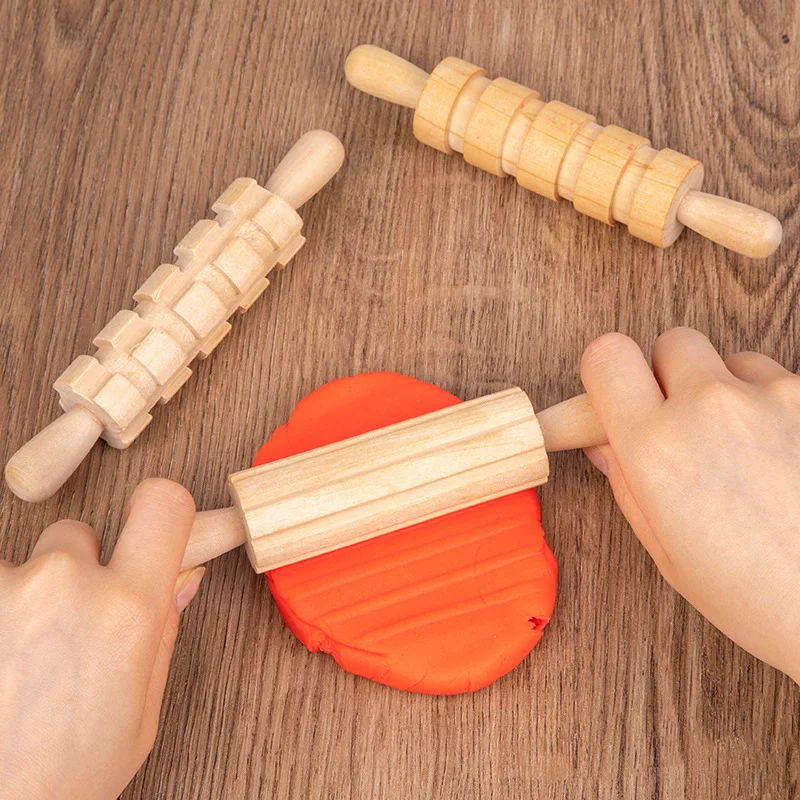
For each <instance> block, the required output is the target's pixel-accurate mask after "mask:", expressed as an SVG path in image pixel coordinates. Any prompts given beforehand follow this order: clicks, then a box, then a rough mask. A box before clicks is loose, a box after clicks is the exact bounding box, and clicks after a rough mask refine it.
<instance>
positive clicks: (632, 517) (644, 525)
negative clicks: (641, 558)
mask: <svg viewBox="0 0 800 800" xmlns="http://www.w3.org/2000/svg"><path fill="white" fill-rule="evenodd" d="M583 452H584V453H586V457H587V458H588V459H589V461H591V462H592V464H594V465H595V467H597V469H599V470H600V472H602V473H603V475H605V476H606V477H607V478H608V482H609V483H610V484H611V490H612V491H613V492H614V500H616V502H617V505H618V506H619V509H620V511H622V513H623V514H624V515H625V519H627V520H628V523H629V524H630V526H631V528H633V532H634V533H635V534H636V537H637V538H638V539H639V541H640V542H641V543H642V544H643V545H644V547H645V549H646V550H647V552H648V553H649V554H650V557H651V558H652V559H653V561H655V562H656V566H657V567H658V569H659V570H660V571H661V573H662V574H663V575H664V577H665V578H667V580H669V578H668V577H667V574H666V572H665V569H667V567H668V565H669V558H668V556H667V554H666V552H665V551H664V548H663V547H662V546H661V544H660V543H659V541H658V539H657V538H656V535H655V534H654V533H653V529H652V528H651V527H650V523H649V522H648V521H647V518H646V517H645V515H644V513H643V512H642V510H641V508H640V507H639V504H638V503H637V502H636V498H635V497H634V496H633V493H632V492H631V490H630V487H629V486H628V483H627V481H626V480H625V475H624V474H623V473H622V469H621V467H620V465H619V461H617V457H616V455H615V454H614V450H613V449H612V448H611V445H610V444H601V445H598V446H596V447H587V448H585V449H584V451H583Z"/></svg>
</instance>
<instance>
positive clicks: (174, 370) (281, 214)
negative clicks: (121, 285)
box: [5, 130, 344, 502]
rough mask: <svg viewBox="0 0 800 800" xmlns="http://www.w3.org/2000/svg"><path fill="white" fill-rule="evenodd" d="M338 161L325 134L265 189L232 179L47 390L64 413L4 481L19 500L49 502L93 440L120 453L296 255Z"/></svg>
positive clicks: (340, 156)
mask: <svg viewBox="0 0 800 800" xmlns="http://www.w3.org/2000/svg"><path fill="white" fill-rule="evenodd" d="M343 161H344V149H343V148H342V145H341V142H339V140H338V139H337V138H336V137H335V136H334V135H333V134H331V133H328V132H327V131H320V130H316V131H310V132H309V133H306V134H305V135H304V136H302V137H301V138H300V139H299V140H298V141H297V143H296V144H295V145H294V147H292V149H291V150H290V151H289V153H288V154H287V155H286V157H285V158H284V159H283V161H281V163H280V164H279V165H278V168H277V169H276V170H275V172H274V173H273V175H272V177H271V178H270V179H269V181H268V182H267V184H266V188H262V187H261V186H259V185H258V184H257V183H256V182H255V181H254V180H253V179H252V178H239V179H237V180H235V181H234V182H233V183H232V184H231V185H230V186H229V187H228V188H227V189H226V190H225V191H224V192H223V193H222V195H221V196H220V197H219V199H218V200H217V201H216V202H215V203H214V205H213V206H212V208H213V210H214V211H215V212H216V219H214V220H208V219H204V220H201V221H200V222H198V223H197V224H196V225H195V226H194V227H193V228H192V229H191V230H190V231H189V233H188V234H186V236H184V237H183V239H182V240H181V241H180V242H179V243H178V245H177V247H176V248H175V255H176V256H177V259H176V260H177V264H162V265H161V266H160V267H159V268H158V269H157V270H156V271H155V272H154V273H153V274H152V275H151V276H150V277H149V278H148V279H147V280H146V281H145V283H144V284H143V285H142V286H141V288H140V289H139V290H138V291H137V292H136V294H135V295H134V299H135V300H136V307H135V308H134V309H133V311H120V312H119V313H118V314H117V315H116V316H115V317H114V318H113V319H112V320H111V322H109V323H108V325H106V327H105V328H103V330H102V331H100V333H99V334H98V335H97V337H96V338H95V339H94V344H95V345H96V347H97V352H96V353H95V354H94V355H93V356H86V355H82V356H78V358H76V359H75V361H73V362H72V364H71V365H70V366H69V367H68V368H67V369H66V371H65V372H64V373H62V375H61V376H60V377H59V378H58V380H57V381H56V383H55V389H56V391H57V392H58V393H59V395H60V403H61V407H62V408H63V409H64V411H65V413H64V414H63V415H62V416H61V417H59V418H58V419H57V420H56V421H55V422H53V423H51V424H50V425H48V426H47V427H46V428H45V429H44V430H42V431H41V432H40V433H39V434H37V435H36V436H35V437H34V438H33V439H31V440H30V441H29V442H28V443H27V444H26V445H24V446H23V447H22V448H21V449H20V450H18V451H17V452H16V453H15V454H14V455H13V456H12V457H11V459H10V460H9V462H8V464H7V465H6V471H5V474H6V481H7V482H8V485H9V486H10V487H11V490H12V491H13V492H14V494H16V495H17V496H19V497H21V498H22V499H23V500H28V501H31V502H36V501H39V500H44V499H45V498H47V497H50V495H52V494H53V493H54V492H55V491H57V490H58V489H59V487H60V486H61V485H62V484H63V483H64V481H65V480H66V479H67V478H68V477H69V476H70V475H71V474H72V473H73V472H74V471H75V469H76V468H77V466H78V464H80V462H81V461H82V460H83V459H84V457H85V456H86V454H87V453H88V452H89V450H91V448H92V446H93V445H94V443H95V442H96V441H97V439H98V438H100V437H102V438H103V439H105V440H106V442H108V443H109V444H110V445H111V446H112V447H117V448H125V447H128V445H130V444H131V442H132V441H133V440H134V439H135V438H136V437H137V436H138V435H139V434H140V433H141V432H142V430H143V429H144V428H145V427H146V426H147V424H148V423H149V422H150V420H151V419H152V417H151V416H150V410H151V409H152V408H153V406H154V405H155V404H156V403H165V402H167V400H169V399H170V398H171V397H172V396H173V395H174V394H175V392H177V391H178V389H179V388H180V387H181V386H182V385H183V384H184V383H185V382H186V380H187V379H188V378H189V376H190V375H191V374H192V371H191V370H190V369H189V367H188V365H189V363H190V362H191V361H192V360H193V359H194V358H205V357H206V356H208V355H209V354H210V353H211V351H212V350H213V349H214V348H215V347H216V346H217V345H218V344H219V343H220V341H221V340H222V339H223V338H224V337H225V335H226V334H227V333H228V331H230V329H231V325H230V323H229V322H228V317H230V316H231V315H232V314H233V313H234V311H236V309H237V308H238V309H239V311H241V312H244V311H247V309H248V308H250V306H251V305H252V303H253V302H254V301H255V300H256V298H257V297H258V296H259V295H260V294H261V293H262V292H263V291H264V289H266V288H267V286H268V285H269V281H268V280H267V277H266V276H267V275H268V274H269V272H270V271H271V270H272V269H273V268H275V267H276V266H285V265H286V264H287V263H288V262H289V260H290V259H291V258H292V257H293V256H294V255H295V254H296V253H297V251H298V250H299V249H300V248H301V247H302V245H303V243H304V242H305V239H304V238H303V236H302V235H301V233H300V230H301V228H302V226H303V220H302V219H301V218H300V217H299V216H298V214H297V212H296V209H297V208H299V207H300V206H301V205H303V203H305V202H306V201H307V200H309V199H310V198H311V197H312V196H313V195H314V194H316V193H317V192H318V191H319V190H320V189H321V188H322V187H323V186H324V185H325V184H326V183H327V182H328V181H329V180H330V179H331V178H332V177H333V176H334V175H335V174H336V172H337V171H338V169H339V167H341V165H342V162H343Z"/></svg>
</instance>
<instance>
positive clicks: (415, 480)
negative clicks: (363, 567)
mask: <svg viewBox="0 0 800 800" xmlns="http://www.w3.org/2000/svg"><path fill="white" fill-rule="evenodd" d="M605 441H606V435H605V433H604V431H603V428H602V426H601V425H600V422H599V420H598V419H597V417H596V416H595V413H594V409H593V408H592V406H591V403H590V402H589V399H588V397H587V396H586V395H581V396H579V397H574V398H572V399H571V400H566V401H565V402H563V403H560V404H559V405H557V406H553V407H552V408H549V409H547V410H545V411H543V412H541V413H540V414H539V417H538V419H537V416H536V414H534V411H533V408H532V406H531V402H530V400H529V399H528V397H527V395H526V394H525V393H524V392H523V391H522V390H521V389H508V390H506V391H504V392H499V393H497V394H493V395H489V396H487V397H480V398H478V399H477V400H471V401H469V402H467V403H460V404H458V405H455V406H450V407H449V408H445V409H443V410H441V411H435V412H434V413H432V414H426V415H424V416H421V417H416V418H415V419H411V420H407V421H406V422H401V423H398V424H397V425H391V426H389V427H387V428H382V429H381V430H377V431H373V432H371V433H366V434H364V435H362V436H356V437H354V438H352V439H346V440H344V441H341V442H337V443H335V444H331V445H328V446H327V447H321V448H319V449H317V450H310V451H309V452H307V453H301V454H299V455H296V456H292V457H291V458H286V459H283V460H281V461H275V462H273V463H271V464H264V465H262V466H260V467H254V468H253V469H248V470H244V471H242V472H237V473H235V474H234V475H231V476H230V479H229V488H230V491H231V496H232V498H233V501H234V507H233V508H227V509H221V510H218V511H204V512H200V513H199V514H197V517H196V521H195V525H194V527H193V529H192V534H191V536H190V538H189V544H188V546H187V549H186V554H185V556H184V560H183V564H182V566H181V569H189V568H190V567H194V566H197V565H198V564H202V563H203V562H205V561H208V560H210V559H212V558H215V557H216V556H218V555H221V554H222V553H225V552H227V551H228V550H232V549H233V548H235V547H238V546H239V545H242V544H244V545H245V547H246V548H247V553H248V555H249V557H250V562H251V564H252V565H253V568H254V569H255V570H256V572H265V571H267V570H271V569H275V568H277V567H281V566H285V565H286V564H291V563H293V562H295V561H302V560H303V559H306V558H311V557H313V556H317V555H320V554H322V553H327V552H330V551H331V550H337V549H339V548H341V547H347V546H348V545H351V544H355V543H356V542H362V541H365V540H367V539H371V538H373V537H375V536H380V535H382V534H384V533H389V532H391V531H395V530H398V529H400V528H405V527H408V526H409V525H414V524H416V523H418V522H423V521H424V520H427V519H432V518H434V517H439V516H442V515H444V514H449V513H451V512H453V511H458V510H460V509H462V508H467V507H469V506H473V505H476V504H478V503H484V502H486V501H488V500H493V499H495V498H498V497H504V496H505V495H508V494H512V493H514V492H519V491H522V490H523V489H529V488H532V487H534V486H539V485H541V484H543V483H545V482H546V481H547V478H548V475H549V472H550V468H549V463H548V458H547V453H548V452H553V451H555V450H568V449H573V448H577V447H590V446H593V445H597V444H601V443H603V442H605Z"/></svg>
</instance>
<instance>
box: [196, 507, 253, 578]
mask: <svg viewBox="0 0 800 800" xmlns="http://www.w3.org/2000/svg"><path fill="white" fill-rule="evenodd" d="M246 539H247V534H246V532H245V527H244V523H243V522H242V516H241V514H240V513H239V510H238V509H236V508H220V509H217V510H215V511H200V512H198V513H197V514H196V515H195V518H194V525H192V531H191V533H190V534H189V543H188V544H187V545H186V550H185V551H184V554H183V562H182V563H181V571H183V570H185V569H191V568H192V567H198V566H200V564H205V563H206V561H211V559H213V558H216V557H217V556H221V555H222V554H223V553H227V552H228V551H229V550H233V549H234V548H236V547H239V546H241V545H243V544H244V543H245V540H246Z"/></svg>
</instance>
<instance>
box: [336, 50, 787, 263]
mask: <svg viewBox="0 0 800 800" xmlns="http://www.w3.org/2000/svg"><path fill="white" fill-rule="evenodd" d="M345 73H346V75H347V79H348V81H350V83H351V84H352V85H353V86H355V87H356V88H357V89H360V90H361V91H363V92H367V93H368V94H371V95H374V96H375V97H379V98H381V99H383V100H388V101H389V102H390V103H396V104H398V105H401V106H406V107H408V108H413V109H415V112H414V135H415V136H416V137H417V139H419V140H420V141H421V142H422V143H423V144H428V145H431V147H435V148H437V149H438V150H441V151H443V152H445V153H453V152H459V153H463V154H464V159H465V160H466V161H467V162H468V163H470V164H473V165H474V166H476V167H480V168H481V169H484V170H486V171H488V172H491V173H492V174H494V175H498V176H500V177H505V176H506V175H514V176H516V178H517V182H518V183H519V184H520V185H521V186H524V187H525V188H526V189H530V190H531V191H534V192H537V193H538V194H542V195H544V196H545V197H549V198H550V199H551V200H560V199H561V198H566V199H567V200H571V201H572V203H573V205H574V206H575V208H576V209H577V210H578V211H580V212H582V213H584V214H587V215H589V216H591V217H594V218H595V219H599V220H601V221H602V222H605V223H606V224H608V225H613V224H614V223H615V222H622V223H625V224H626V225H627V226H628V232H629V233H631V234H633V235H634V236H637V237H638V238H640V239H644V240H645V241H648V242H650V243H651V244H654V245H657V246H658V247H668V246H669V245H671V244H672V243H673V242H674V241H675V240H676V239H677V238H678V236H679V235H680V233H681V231H682V230H683V228H684V226H686V227H688V228H691V229H692V230H694V231H696V232H697V233H699V234H701V235H702V236H705V237H706V238H708V239H711V240H712V241H714V242H717V243H718V244H721V245H723V246H724V247H727V248H728V249H730V250H734V251H736V252H737V253H742V254H743V255H746V256H750V257H752V258H764V257H766V256H768V255H770V254H771V253H773V252H774V251H775V249H776V248H777V247H778V245H779V244H780V241H781V224H780V222H778V220H777V219H776V218H775V217H773V216H772V214H768V213H767V212H766V211H761V210H760V209H758V208H753V207H752V206H747V205H744V204H742V203H737V202H734V201H733V200H728V199H726V198H724V197H717V196H716V195H711V194H704V193H703V192H699V191H697V190H698V189H699V188H700V185H701V183H702V181H703V165H702V164H701V163H700V162H699V161H697V160H696V159H693V158H690V157H689V156H685V155H683V154H682V153H678V152H677V151H675V150H661V151H658V150H655V149H653V148H652V147H651V146H650V142H649V140H647V139H645V138H644V137H643V136H638V135H637V134H635V133H631V132H630V131H626V130H625V129H624V128H620V127H618V126H616V125H608V126H606V127H603V126H601V125H598V124H597V123H596V122H595V118H594V117H593V116H592V115H591V114H587V113H586V112H584V111H580V110H579V109H577V108H572V107H571V106H568V105H566V104H565V103H561V102H559V101H558V100H554V101H551V102H549V103H545V102H544V101H542V100H541V99H540V95H539V94H538V92H535V91H533V90H531V89H528V88H526V87H524V86H521V85H520V84H518V83H514V82H512V81H509V80H506V79H505V78H496V79H495V80H491V79H489V78H488V77H486V71H485V70H483V69H481V68H480V67H477V66H475V64H470V63H469V62H467V61H463V60H462V59H460V58H454V57H450V58H446V59H444V61H442V62H440V63H439V64H438V66H437V67H436V68H435V69H434V70H433V72H432V73H431V74H430V75H429V74H428V73H427V72H425V71H424V70H421V69H420V68H419V67H417V66H414V64H410V63H409V62H408V61H405V60H404V59H402V58H400V57H399V56H396V55H394V54H392V53H390V52H388V51H387V50H382V49H381V48H379V47H374V46H372V45H361V46H360V47H357V48H356V49H355V50H353V51H352V52H351V53H350V55H349V56H348V58H347V61H346V63H345Z"/></svg>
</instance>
